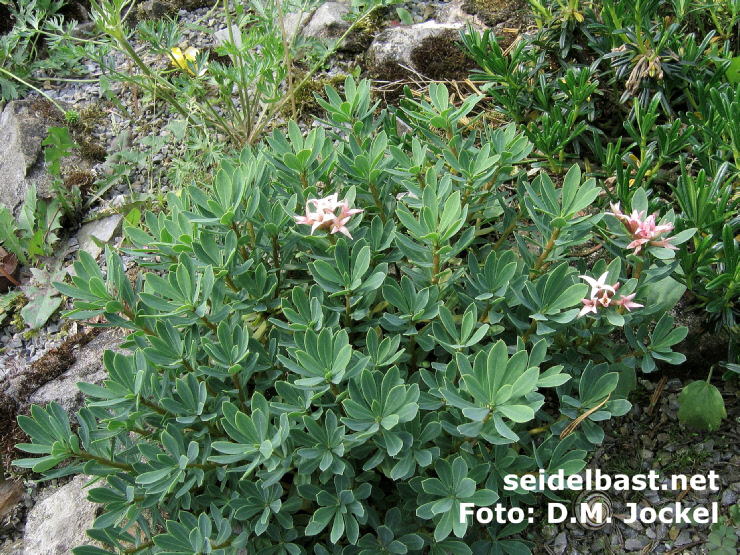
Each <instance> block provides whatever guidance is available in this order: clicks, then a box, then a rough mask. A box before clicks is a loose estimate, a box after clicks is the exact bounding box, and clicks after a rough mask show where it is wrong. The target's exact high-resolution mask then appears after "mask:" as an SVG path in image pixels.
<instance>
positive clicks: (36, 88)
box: [0, 67, 66, 114]
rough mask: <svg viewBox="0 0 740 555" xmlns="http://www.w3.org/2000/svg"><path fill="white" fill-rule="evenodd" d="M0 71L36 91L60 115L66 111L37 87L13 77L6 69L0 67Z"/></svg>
mask: <svg viewBox="0 0 740 555" xmlns="http://www.w3.org/2000/svg"><path fill="white" fill-rule="evenodd" d="M0 71H1V72H3V73H4V74H6V75H8V76H10V77H12V78H13V79H15V80H16V81H18V82H20V83H23V84H24V85H25V86H26V87H28V88H29V89H33V90H34V91H36V92H37V93H39V94H40V95H42V96H43V97H44V98H45V99H46V100H48V101H49V102H51V103H52V104H53V105H54V106H55V107H56V109H57V110H59V111H60V112H61V113H62V114H64V113H66V110H65V109H64V108H62V107H61V106H60V105H59V103H58V102H57V101H56V100H54V99H53V98H52V97H50V96H49V95H48V94H46V93H45V92H44V91H42V90H41V89H39V88H38V87H34V86H33V85H32V84H31V83H29V82H28V81H24V80H23V79H21V78H20V77H18V76H17V75H13V74H12V73H10V72H9V71H8V70H7V69H4V68H2V67H0Z"/></svg>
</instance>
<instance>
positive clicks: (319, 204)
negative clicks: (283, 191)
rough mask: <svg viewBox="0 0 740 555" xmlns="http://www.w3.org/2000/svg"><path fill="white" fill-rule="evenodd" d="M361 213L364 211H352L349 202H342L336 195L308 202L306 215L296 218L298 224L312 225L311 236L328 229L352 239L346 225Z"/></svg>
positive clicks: (359, 209) (356, 209)
mask: <svg viewBox="0 0 740 555" xmlns="http://www.w3.org/2000/svg"><path fill="white" fill-rule="evenodd" d="M311 205H314V206H315V209H314V210H311ZM337 209H338V210H339V214H337ZM360 212H364V210H363V209H361V208H353V209H351V210H350V208H349V201H347V200H346V199H345V200H343V201H341V202H340V201H339V200H338V199H337V194H336V193H335V194H333V195H329V196H328V197H325V198H320V199H316V198H312V199H310V200H309V201H307V202H306V215H305V216H295V222H296V223H297V224H304V225H310V226H311V235H313V232H314V231H316V230H317V229H326V230H329V232H330V233H337V232H340V233H344V234H345V235H346V236H347V237H349V238H350V239H352V235H350V234H349V231H348V230H347V228H346V225H347V222H348V221H349V218H350V216H352V215H353V214H359V213H360Z"/></svg>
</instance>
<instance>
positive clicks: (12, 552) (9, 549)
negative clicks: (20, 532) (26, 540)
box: [0, 540, 24, 555]
mask: <svg viewBox="0 0 740 555" xmlns="http://www.w3.org/2000/svg"><path fill="white" fill-rule="evenodd" d="M23 553H24V552H23V540H18V541H16V542H13V543H11V544H10V545H6V546H5V547H3V548H2V549H0V555H23Z"/></svg>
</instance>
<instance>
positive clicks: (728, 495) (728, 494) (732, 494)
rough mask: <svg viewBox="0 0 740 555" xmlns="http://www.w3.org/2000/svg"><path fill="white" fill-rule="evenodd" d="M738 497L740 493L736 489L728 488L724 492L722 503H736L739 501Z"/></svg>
mask: <svg viewBox="0 0 740 555" xmlns="http://www.w3.org/2000/svg"><path fill="white" fill-rule="evenodd" d="M737 499H738V493H737V492H736V491H732V490H731V489H726V490H725V492H724V493H723V494H722V504H723V505H734V504H735V503H737Z"/></svg>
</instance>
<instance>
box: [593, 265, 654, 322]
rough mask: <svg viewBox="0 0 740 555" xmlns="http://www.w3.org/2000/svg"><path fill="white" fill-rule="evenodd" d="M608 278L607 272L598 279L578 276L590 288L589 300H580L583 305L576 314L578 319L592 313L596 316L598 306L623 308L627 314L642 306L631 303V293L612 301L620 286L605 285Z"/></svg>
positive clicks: (633, 296)
mask: <svg viewBox="0 0 740 555" xmlns="http://www.w3.org/2000/svg"><path fill="white" fill-rule="evenodd" d="M608 276H609V272H604V273H603V274H601V276H599V279H594V278H592V277H589V276H578V277H580V278H581V279H584V280H586V281H587V282H588V284H589V285H590V286H591V298H590V299H581V302H582V303H583V308H581V310H580V312H579V313H578V317H579V318H580V317H582V316H585V315H586V314H588V313H589V312H592V313H593V314H598V309H599V306H603V307H604V308H607V307H609V306H624V308H625V309H627V311H628V312H629V311H630V309H631V308H638V307H642V306H644V305H641V304H638V303H635V302H633V301H632V299H634V298H635V293H632V294H631V295H624V296H623V297H620V298H619V299H614V298H613V297H614V295H615V294H616V292H617V291H618V290H619V285H620V284H619V282H617V283H615V284H614V285H609V284H607V283H606V278H607V277H608Z"/></svg>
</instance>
